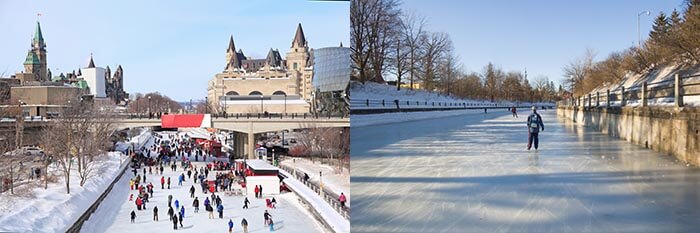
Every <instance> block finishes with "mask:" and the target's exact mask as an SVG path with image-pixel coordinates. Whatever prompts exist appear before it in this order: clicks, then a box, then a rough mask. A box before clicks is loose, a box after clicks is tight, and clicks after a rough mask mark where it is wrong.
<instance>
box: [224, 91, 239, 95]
mask: <svg viewBox="0 0 700 233" xmlns="http://www.w3.org/2000/svg"><path fill="white" fill-rule="evenodd" d="M226 95H238V92H235V91H229V92H226Z"/></svg>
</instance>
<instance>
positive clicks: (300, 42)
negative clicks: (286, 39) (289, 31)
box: [292, 23, 306, 47]
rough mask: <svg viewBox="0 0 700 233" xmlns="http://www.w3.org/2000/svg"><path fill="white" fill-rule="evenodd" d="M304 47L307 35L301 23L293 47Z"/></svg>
mask: <svg viewBox="0 0 700 233" xmlns="http://www.w3.org/2000/svg"><path fill="white" fill-rule="evenodd" d="M295 46H296V47H304V46H306V37H305V36H304V30H303V29H302V28H301V23H299V25H297V32H296V34H294V40H293V41H292V47H295Z"/></svg>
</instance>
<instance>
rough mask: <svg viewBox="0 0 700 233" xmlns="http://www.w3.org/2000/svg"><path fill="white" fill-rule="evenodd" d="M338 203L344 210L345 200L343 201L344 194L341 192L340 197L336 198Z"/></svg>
mask: <svg viewBox="0 0 700 233" xmlns="http://www.w3.org/2000/svg"><path fill="white" fill-rule="evenodd" d="M338 201H339V202H340V207H342V208H345V201H346V199H345V194H344V193H342V192H341V193H340V197H338Z"/></svg>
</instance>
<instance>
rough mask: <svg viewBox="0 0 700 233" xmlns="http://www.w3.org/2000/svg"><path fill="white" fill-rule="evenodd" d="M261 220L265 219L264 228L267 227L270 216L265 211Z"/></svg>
mask: <svg viewBox="0 0 700 233" xmlns="http://www.w3.org/2000/svg"><path fill="white" fill-rule="evenodd" d="M263 218H265V226H267V225H269V221H270V219H271V218H272V215H270V213H268V212H267V210H265V213H264V214H263Z"/></svg>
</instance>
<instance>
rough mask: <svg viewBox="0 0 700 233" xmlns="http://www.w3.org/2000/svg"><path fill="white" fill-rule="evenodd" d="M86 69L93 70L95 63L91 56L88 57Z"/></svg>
mask: <svg viewBox="0 0 700 233" xmlns="http://www.w3.org/2000/svg"><path fill="white" fill-rule="evenodd" d="M87 68H95V61H93V60H92V56H90V64H88V67H87Z"/></svg>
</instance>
